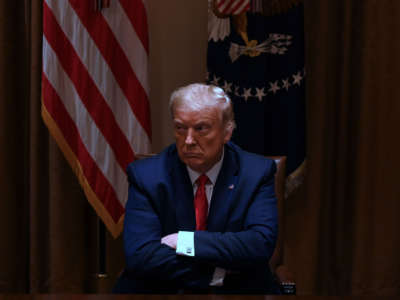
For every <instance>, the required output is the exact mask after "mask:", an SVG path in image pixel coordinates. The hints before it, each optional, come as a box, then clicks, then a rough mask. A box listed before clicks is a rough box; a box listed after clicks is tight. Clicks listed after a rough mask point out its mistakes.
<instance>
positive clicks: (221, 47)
mask: <svg viewBox="0 0 400 300" xmlns="http://www.w3.org/2000/svg"><path fill="white" fill-rule="evenodd" d="M227 7H236V8H238V7H241V9H240V10H230V9H226V8H227ZM208 25H209V28H208V29H209V30H208V33H209V42H208V53H207V69H208V73H207V82H208V83H211V84H214V85H217V86H220V87H221V88H223V89H224V90H225V91H226V92H227V93H228V94H229V96H230V97H231V99H232V102H233V105H234V112H235V118H236V123H237V128H236V129H235V131H234V135H233V137H232V139H233V141H235V142H236V143H237V144H238V145H239V146H241V147H242V148H243V149H245V150H248V151H250V152H255V153H259V154H262V155H268V156H282V155H284V156H287V174H288V179H289V180H288V181H287V183H288V185H287V187H288V190H289V191H290V190H291V189H293V188H295V187H296V186H297V185H298V184H299V183H301V180H302V177H303V176H302V174H304V172H303V171H304V165H305V164H304V162H305V154H306V152H305V75H306V72H305V68H304V34H303V5H302V4H301V3H300V1H298V0H276V1H271V0H210V1H209V22H208Z"/></svg>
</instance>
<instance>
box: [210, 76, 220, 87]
mask: <svg viewBox="0 0 400 300" xmlns="http://www.w3.org/2000/svg"><path fill="white" fill-rule="evenodd" d="M218 81H219V78H218V77H217V76H215V75H214V79H213V80H212V81H211V84H213V85H215V86H218Z"/></svg>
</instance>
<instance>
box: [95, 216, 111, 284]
mask: <svg viewBox="0 0 400 300" xmlns="http://www.w3.org/2000/svg"><path fill="white" fill-rule="evenodd" d="M97 228H98V230H97V249H98V256H97V274H96V278H97V279H104V278H107V277H108V274H107V272H106V250H107V248H106V227H105V225H104V223H103V221H102V220H101V219H100V218H98V226H97Z"/></svg>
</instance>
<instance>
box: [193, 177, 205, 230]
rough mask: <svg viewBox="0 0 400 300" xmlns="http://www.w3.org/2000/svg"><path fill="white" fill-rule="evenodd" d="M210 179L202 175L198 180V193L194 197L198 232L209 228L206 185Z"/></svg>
mask: <svg viewBox="0 0 400 300" xmlns="http://www.w3.org/2000/svg"><path fill="white" fill-rule="evenodd" d="M207 182H208V177H207V176H206V175H204V174H203V175H201V176H200V177H199V178H197V180H196V183H197V191H196V195H195V196H194V209H195V212H196V230H206V227H207V214H208V202H207V196H206V183H207Z"/></svg>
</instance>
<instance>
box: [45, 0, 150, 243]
mask: <svg viewBox="0 0 400 300" xmlns="http://www.w3.org/2000/svg"><path fill="white" fill-rule="evenodd" d="M143 1H144V0H113V1H110V3H109V7H108V8H106V9H103V10H102V11H101V12H98V11H96V10H95V9H94V8H93V3H92V1H88V0H85V1H82V0H45V1H44V4H43V15H44V17H43V87H42V90H43V93H42V94H43V103H42V112H43V118H44V120H45V122H46V124H47V125H48V127H49V130H50V132H51V133H52V135H53V136H55V138H56V140H57V142H58V144H59V146H60V148H61V149H62V150H63V152H64V153H65V155H66V157H67V159H68V161H69V162H70V163H71V165H72V167H73V169H74V171H75V172H76V173H77V176H78V179H79V180H80V182H81V185H82V187H83V189H84V191H85V194H86V195H87V197H88V199H89V201H90V203H91V204H92V205H93V206H94V208H95V209H96V211H97V213H98V214H99V216H100V217H101V218H102V219H103V221H104V222H105V224H106V226H107V227H108V228H109V230H110V231H111V233H113V235H114V236H116V235H118V234H119V232H120V231H121V229H122V216H123V213H124V206H125V202H126V200H127V192H128V184H127V180H126V174H125V169H126V167H127V165H128V164H129V163H130V162H132V161H133V160H134V159H135V153H148V152H150V140H151V125H150V111H149V101H148V95H149V83H148V79H147V64H148V49H149V46H148V31H147V30H148V29H147V17H146V7H145V5H144V3H143Z"/></svg>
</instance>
